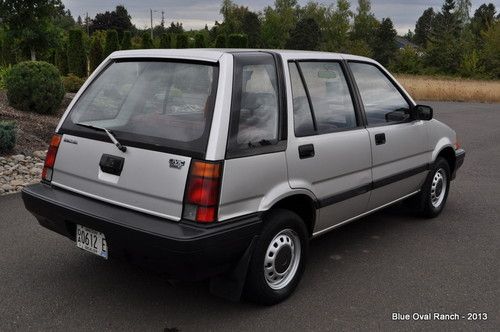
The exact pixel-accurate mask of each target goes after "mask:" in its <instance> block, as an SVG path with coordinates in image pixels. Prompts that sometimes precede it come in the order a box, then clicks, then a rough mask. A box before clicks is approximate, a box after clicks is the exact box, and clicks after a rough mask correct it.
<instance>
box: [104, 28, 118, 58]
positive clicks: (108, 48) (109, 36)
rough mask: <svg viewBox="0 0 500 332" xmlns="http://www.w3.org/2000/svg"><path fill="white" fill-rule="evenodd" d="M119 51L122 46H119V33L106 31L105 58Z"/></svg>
mask: <svg viewBox="0 0 500 332" xmlns="http://www.w3.org/2000/svg"><path fill="white" fill-rule="evenodd" d="M119 49H120V45H119V44H118V32H117V31H116V30H108V31H106V41H105V42H104V55H103V57H104V58H105V57H107V56H108V55H110V54H111V53H113V52H114V51H118V50H119Z"/></svg>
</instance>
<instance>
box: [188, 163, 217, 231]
mask: <svg viewBox="0 0 500 332" xmlns="http://www.w3.org/2000/svg"><path fill="white" fill-rule="evenodd" d="M221 180H222V162H209V161H199V160H194V161H192V162H191V166H190V168H189V176H188V179H187V185H186V192H185V193H184V213H183V218H185V219H188V220H193V221H197V222H200V223H211V222H214V221H216V220H217V207H218V204H219V195H220V187H221Z"/></svg>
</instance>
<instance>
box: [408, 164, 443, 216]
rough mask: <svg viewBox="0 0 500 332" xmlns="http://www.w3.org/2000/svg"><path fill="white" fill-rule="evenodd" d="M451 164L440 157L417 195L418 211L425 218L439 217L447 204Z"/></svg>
mask: <svg viewBox="0 0 500 332" xmlns="http://www.w3.org/2000/svg"><path fill="white" fill-rule="evenodd" d="M450 176H451V172H450V165H449V164H448V162H447V161H446V159H444V158H442V157H438V158H437V159H436V162H435V163H434V164H433V166H432V167H431V170H430V171H429V174H428V175H427V178H426V180H425V182H424V185H423V186H422V189H421V191H420V193H419V194H418V195H417V196H416V197H415V198H416V199H415V203H416V204H417V206H416V207H417V212H418V214H419V215H421V216H422V217H425V218H434V217H437V216H438V215H439V214H440V213H441V211H443V208H444V206H445V204H446V199H447V198H448V193H449V192H450Z"/></svg>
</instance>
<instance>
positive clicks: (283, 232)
mask: <svg viewBox="0 0 500 332" xmlns="http://www.w3.org/2000/svg"><path fill="white" fill-rule="evenodd" d="M308 248H309V239H308V232H307V229H306V226H305V224H304V222H303V221H302V219H301V218H300V217H299V216H298V215H297V214H295V213H293V212H291V211H288V210H282V209H276V210H273V211H270V212H269V213H268V214H267V215H266V217H265V225H264V229H263V230H262V233H261V235H260V237H259V239H258V240H257V243H256V246H255V250H254V253H253V256H252V259H251V261H250V266H249V270H248V276H247V281H246V285H245V295H246V297H247V298H248V299H249V300H251V301H253V302H256V303H260V304H266V305H272V304H275V303H279V302H281V301H283V300H284V299H286V298H287V297H288V296H290V295H291V294H292V293H293V291H294V290H295V288H296V287H297V285H298V283H299V281H300V279H301V277H302V274H303V272H304V268H305V264H306V257H307V252H308Z"/></svg>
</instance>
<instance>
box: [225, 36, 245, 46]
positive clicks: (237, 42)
mask: <svg viewBox="0 0 500 332" xmlns="http://www.w3.org/2000/svg"><path fill="white" fill-rule="evenodd" d="M227 47H228V48H247V47H248V38H247V36H246V35H243V34H240V33H233V34H230V35H229V38H228V40H227Z"/></svg>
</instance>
